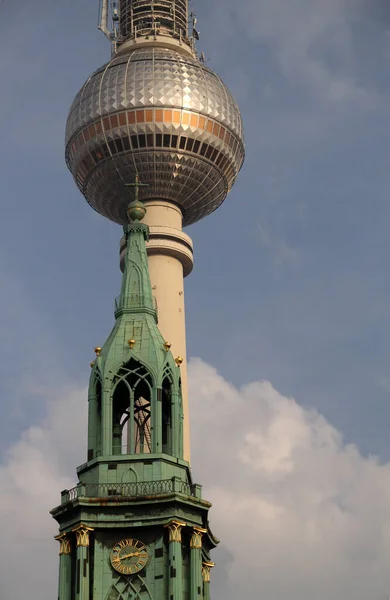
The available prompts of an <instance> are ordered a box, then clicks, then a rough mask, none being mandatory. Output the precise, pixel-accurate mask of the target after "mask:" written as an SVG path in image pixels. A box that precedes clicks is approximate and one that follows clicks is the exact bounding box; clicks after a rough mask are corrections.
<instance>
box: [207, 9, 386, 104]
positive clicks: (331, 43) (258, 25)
mask: <svg viewBox="0 0 390 600" xmlns="http://www.w3.org/2000/svg"><path fill="white" fill-rule="evenodd" d="M377 4H378V3H377ZM379 4H381V5H382V4H383V3H379ZM371 5H372V3H370V7H368V4H367V3H366V2H365V0H275V1H274V2H269V1H268V0H245V1H244V2H241V3H240V4H239V5H238V4H237V3H236V2H230V3H228V4H227V3H226V2H225V1H222V0H219V2H217V5H216V7H215V11H216V13H217V14H218V15H223V19H224V22H225V27H224V29H222V30H221V31H223V32H224V33H225V35H226V32H234V35H235V36H236V37H237V38H241V37H242V35H244V36H247V37H248V38H249V39H251V40H252V42H254V43H255V44H259V46H258V49H257V52H259V53H260V56H262V61H261V62H260V65H261V66H260V68H259V70H258V76H259V79H260V80H263V84H264V85H265V89H266V90H268V93H269V91H270V90H276V89H278V86H277V83H276V82H277V79H278V76H276V78H275V75H276V74H277V72H278V75H282V77H283V78H285V80H286V81H287V82H288V83H289V85H290V86H292V87H291V91H293V90H294V92H295V93H296V92H297V90H298V89H303V90H305V92H306V93H310V94H312V95H313V96H314V98H315V101H316V102H320V103H321V104H322V103H324V104H330V105H332V106H335V105H338V104H341V105H344V104H346V103H348V105H349V106H351V105H353V106H358V107H364V108H377V107H378V105H379V104H380V94H379V93H378V91H377V90H376V89H375V85H372V82H371V83H369V82H368V81H367V80H366V78H365V77H364V76H362V75H363V71H364V65H365V63H366V61H367V56H369V57H373V56H375V57H376V58H378V57H379V56H380V55H381V56H382V57H384V52H385V41H386V34H387V31H388V24H389V19H388V18H387V27H386V25H385V23H386V20H385V19H384V18H383V14H384V11H385V8H384V4H383V7H382V8H381V9H380V7H379V6H378V10H377V11H376V12H375V15H376V17H375V15H372V14H371V13H372V11H371ZM387 13H388V10H387ZM379 15H382V19H380V18H379ZM220 18H221V17H220ZM375 23H376V25H377V27H376V28H375V30H373V27H374V25H373V24H375ZM367 31H369V32H370V33H371V34H372V39H371V42H370V44H369V45H368V44H366V43H365V36H366V34H367ZM362 32H363V33H362ZM232 34H233V33H232ZM252 52H256V50H255V49H254V48H253V49H252ZM268 52H269V53H270V55H271V56H272V58H273V61H274V63H273V66H272V67H271V72H273V77H272V79H269V78H268V77H267V71H269V69H267V67H266V64H267V58H268V56H267V55H268ZM368 75H369V74H368ZM264 80H265V81H264ZM279 91H280V90H279ZM301 100H302V97H301Z"/></svg>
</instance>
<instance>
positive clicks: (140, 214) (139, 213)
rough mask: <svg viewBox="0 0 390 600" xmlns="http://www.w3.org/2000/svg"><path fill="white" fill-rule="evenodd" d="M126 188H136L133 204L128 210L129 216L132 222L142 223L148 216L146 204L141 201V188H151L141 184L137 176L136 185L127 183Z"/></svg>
mask: <svg viewBox="0 0 390 600" xmlns="http://www.w3.org/2000/svg"><path fill="white" fill-rule="evenodd" d="M125 186H126V187H132V188H134V200H133V202H131V203H130V204H129V206H128V209H127V214H128V217H129V220H130V221H142V219H143V218H144V216H145V214H146V208H145V204H144V203H143V202H141V201H140V199H139V188H141V187H149V184H147V183H141V181H140V178H139V175H138V174H137V175H136V176H135V182H134V183H125Z"/></svg>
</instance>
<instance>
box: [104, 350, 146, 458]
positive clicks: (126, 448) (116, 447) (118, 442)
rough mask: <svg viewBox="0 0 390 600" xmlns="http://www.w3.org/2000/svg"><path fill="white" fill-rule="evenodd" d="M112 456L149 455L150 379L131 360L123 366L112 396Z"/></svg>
mask: <svg viewBox="0 0 390 600" xmlns="http://www.w3.org/2000/svg"><path fill="white" fill-rule="evenodd" d="M112 408H113V414H112V417H113V454H149V453H151V452H152V417H153V416H152V379H151V376H150V373H149V372H148V371H147V369H146V368H145V367H144V366H143V365H140V364H139V363H137V362H136V361H134V360H131V361H130V363H129V364H128V365H126V367H122V369H121V370H120V372H119V374H118V380H117V384H116V387H115V391H114V395H113V407H112Z"/></svg>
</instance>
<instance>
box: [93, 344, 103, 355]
mask: <svg viewBox="0 0 390 600" xmlns="http://www.w3.org/2000/svg"><path fill="white" fill-rule="evenodd" d="M101 353H102V349H101V348H100V346H96V348H95V354H96V356H100V355H101Z"/></svg>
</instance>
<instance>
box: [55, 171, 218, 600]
mask: <svg viewBox="0 0 390 600" xmlns="http://www.w3.org/2000/svg"><path fill="white" fill-rule="evenodd" d="M138 186H139V182H138V181H136V184H135V188H136V193H135V200H134V201H133V202H132V203H131V204H130V206H129V210H128V215H129V224H128V225H126V226H125V227H124V231H125V236H126V239H127V250H126V257H125V268H124V273H123V279H122V286H121V294H120V296H119V298H118V299H117V301H116V306H115V324H114V327H113V330H112V332H111V333H110V335H109V337H108V339H107V341H106V343H105V344H104V345H103V347H102V348H100V347H97V348H95V353H96V360H95V361H94V363H92V373H91V379H90V383H89V390H88V407H89V408H88V410H89V413H88V456H87V462H86V463H85V464H83V465H81V467H79V468H78V470H77V473H78V477H79V483H78V485H77V486H76V487H75V488H74V489H73V490H65V491H63V492H62V495H61V496H62V497H61V505H60V506H58V507H57V508H55V509H54V510H53V511H52V515H53V516H54V518H55V519H56V520H57V521H58V523H59V525H60V534H59V535H58V536H57V538H56V539H57V540H58V541H59V542H60V577H59V596H58V598H59V600H183V599H184V600H185V599H187V600H209V571H210V567H211V565H212V563H211V562H210V551H211V550H212V549H213V548H214V547H215V546H216V544H217V543H218V540H217V539H216V538H215V537H214V536H213V534H212V533H211V531H210V529H209V525H208V510H209V508H210V506H211V505H210V503H209V502H207V501H206V500H203V499H202V494H201V487H200V486H198V485H196V484H194V483H193V481H192V477H191V471H190V465H189V464H188V462H186V461H185V460H183V409H182V397H181V381H180V364H181V363H180V360H179V359H177V360H176V361H175V359H174V358H173V356H172V353H171V351H170V343H169V342H168V341H167V340H164V338H163V337H162V335H161V333H160V331H159V329H158V324H157V310H156V306H155V303H154V299H153V295H152V288H151V283H150V277H149V269H148V259H147V254H146V241H147V240H148V235H149V229H148V227H147V225H145V224H144V223H142V219H143V217H144V216H145V213H146V209H145V206H144V205H143V204H142V203H141V202H139V200H138V198H137V190H138Z"/></svg>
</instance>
